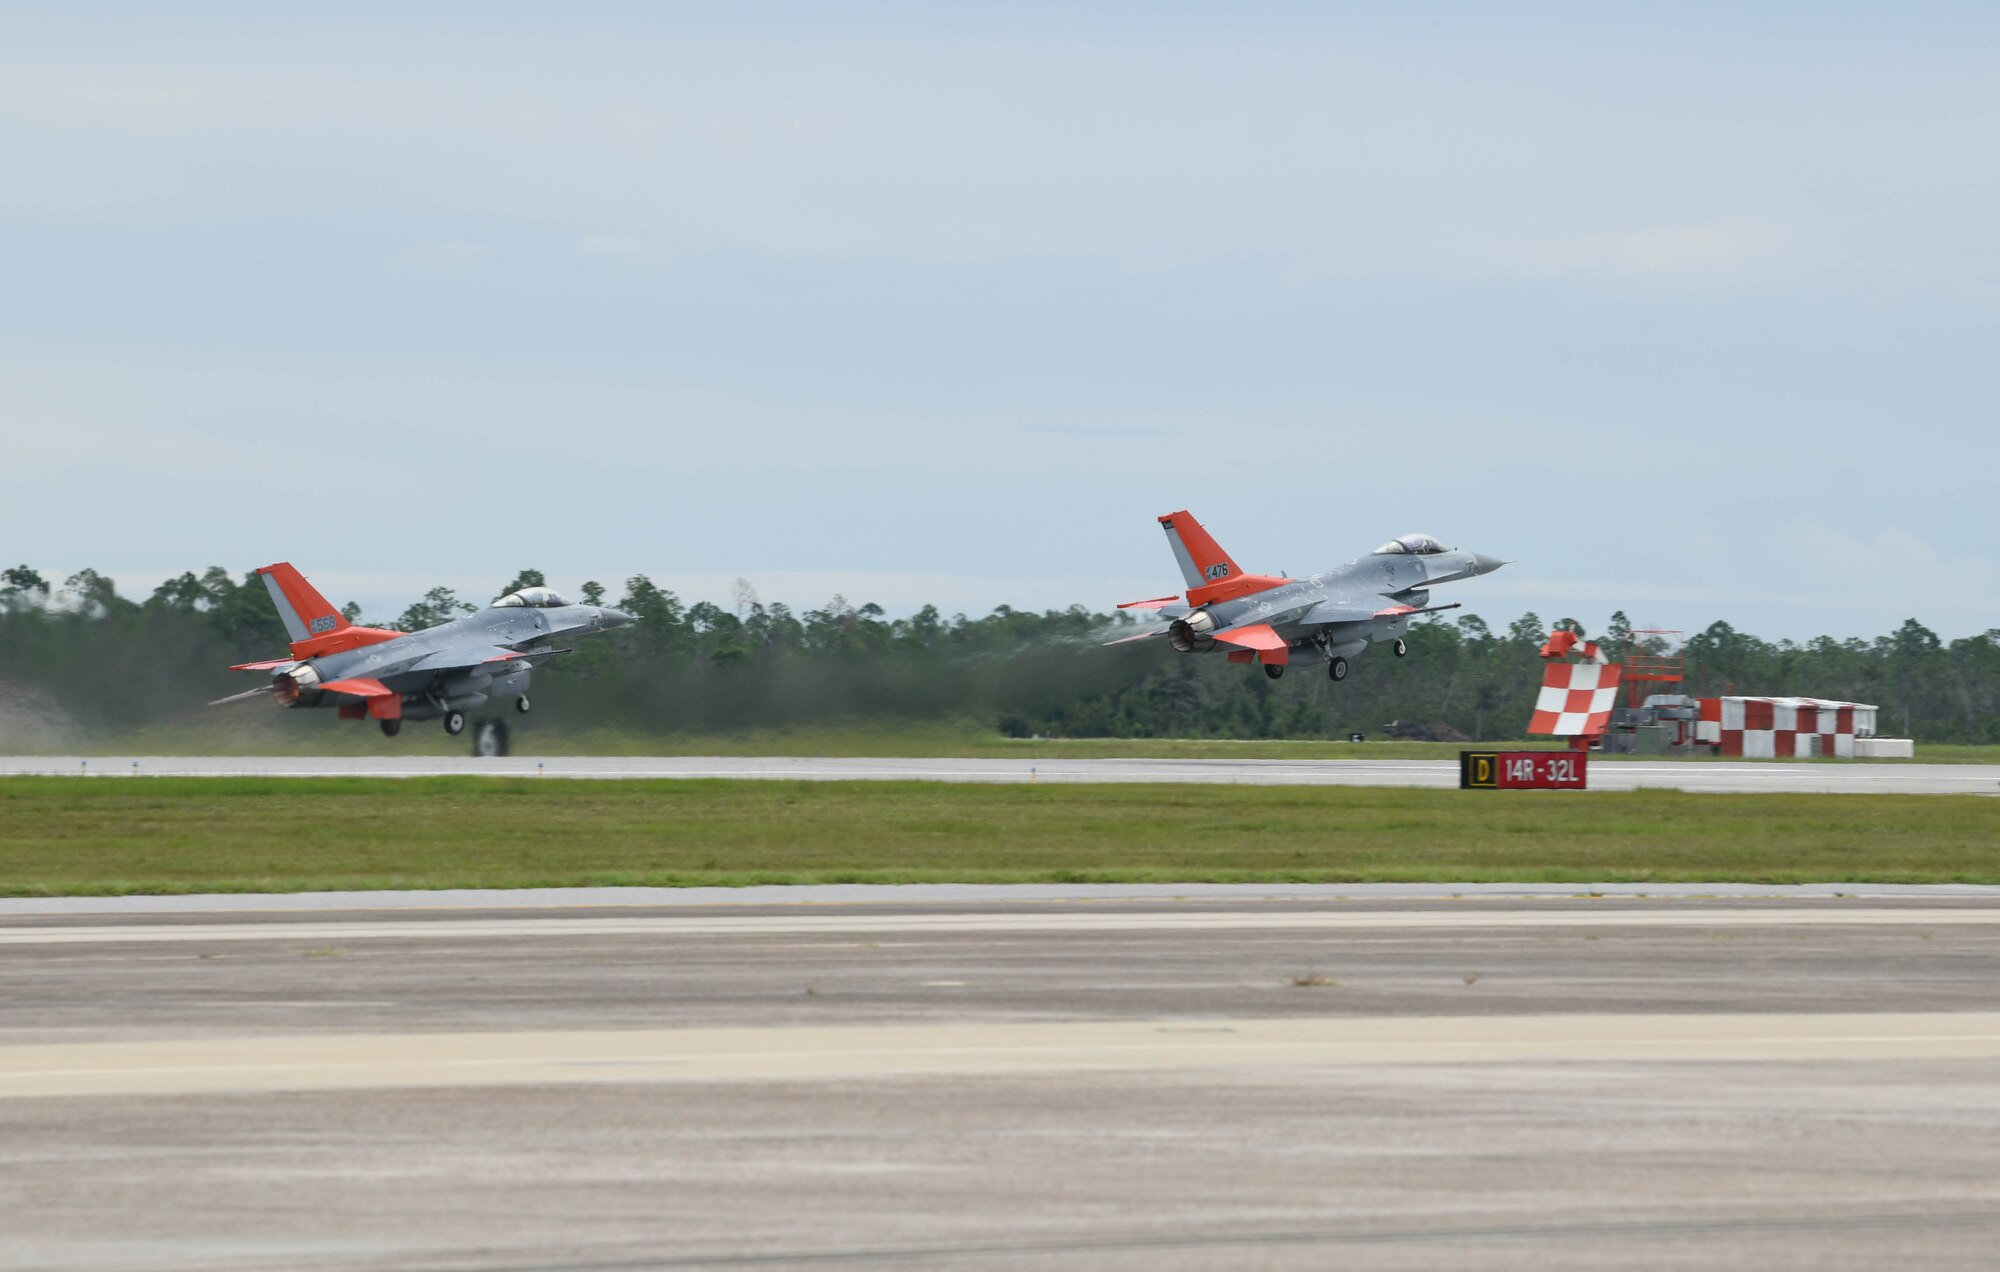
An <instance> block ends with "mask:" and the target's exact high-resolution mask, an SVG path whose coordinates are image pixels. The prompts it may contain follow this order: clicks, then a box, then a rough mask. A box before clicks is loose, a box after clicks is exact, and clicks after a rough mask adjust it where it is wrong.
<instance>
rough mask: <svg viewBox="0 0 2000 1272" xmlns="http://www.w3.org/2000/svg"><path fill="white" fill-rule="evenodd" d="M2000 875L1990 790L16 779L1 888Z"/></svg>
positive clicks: (3, 784)
mask: <svg viewBox="0 0 2000 1272" xmlns="http://www.w3.org/2000/svg"><path fill="white" fill-rule="evenodd" d="M1366 880H1377V881H1443V882H1472V881H1480V880H1485V881H1503V882H1544V883H1547V882H1573V883H1588V882H1599V881H1603V882H1610V881H1630V882H1655V881H1657V882H1662V883H1665V882H1694V881H1710V880H1716V881H1742V882H1767V883H1801V882H1842V881H1845V882H1863V881H1869V882H1911V883H1926V882H1966V883H2000V801H1995V800H1990V799H1985V798H1981V797H1978V796H1899V795H1728V796H1709V795H1689V794H1683V793H1681V792H1677V791H1632V792H1590V793H1585V794H1575V793H1569V794H1561V793H1550V792H1461V791H1427V790H1392V789H1384V788H1349V787H1248V786H1142V785H1091V786H1070V785H1040V786H1032V785H1031V786H1018V785H1017V786H975V785H947V784H941V783H926V782H909V783H900V782H899V783H886V782H762V781H629V782H628V781H574V780H566V779H557V778H545V779H533V778H527V779H495V778H480V777H444V778H417V779H407V780H386V779H372V778H306V779H265V778H143V777H142V778H91V779H78V778H4V779H0V894H5V895H14V896H47V895H116V894H125V893H174V892H210V891H257V892H266V891H269V892H288V891H309V890H311V891H316V890H323V889H380V888H523V887H548V886H577V885H609V884H645V885H664V886H692V885H743V884H756V883H916V882H947V881H949V882H987V883H1029V882H1143V883H1169V882H1195V881H1218V882H1280V881H1286V882H1355V881H1366Z"/></svg>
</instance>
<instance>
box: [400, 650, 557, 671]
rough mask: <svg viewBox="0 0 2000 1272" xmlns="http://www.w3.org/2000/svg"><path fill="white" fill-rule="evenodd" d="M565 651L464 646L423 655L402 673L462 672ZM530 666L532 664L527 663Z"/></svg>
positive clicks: (544, 656)
mask: <svg viewBox="0 0 2000 1272" xmlns="http://www.w3.org/2000/svg"><path fill="white" fill-rule="evenodd" d="M568 652H569V651H568V650H566V649H508V648H507V647H506V646H504V645H466V646H463V647H462V648H459V649H440V650H438V651H437V652H436V653H431V654H425V655H424V656H423V657H422V658H419V659H417V660H416V661H415V662H413V663H411V664H410V665H409V666H407V667H405V668H403V670H404V671H463V670H464V669H465V668H467V667H478V666H481V665H483V664H486V663H505V662H513V661H515V660H517V659H519V660H524V661H525V660H530V659H536V658H546V657H548V656H549V655H551V654H565V653H568ZM529 665H530V666H532V665H533V664H532V662H530V663H529Z"/></svg>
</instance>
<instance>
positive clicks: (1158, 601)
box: [1118, 595, 1181, 609]
mask: <svg viewBox="0 0 2000 1272" xmlns="http://www.w3.org/2000/svg"><path fill="white" fill-rule="evenodd" d="M1179 599H1181V598H1180V597H1179V596H1177V595H1176V596H1156V597H1154V598H1153V599H1152V600H1150V601H1120V602H1119V604H1118V608H1119V609H1159V608H1160V607H1162V606H1165V605H1172V604H1173V603H1174V602H1175V601H1178V600H1179Z"/></svg>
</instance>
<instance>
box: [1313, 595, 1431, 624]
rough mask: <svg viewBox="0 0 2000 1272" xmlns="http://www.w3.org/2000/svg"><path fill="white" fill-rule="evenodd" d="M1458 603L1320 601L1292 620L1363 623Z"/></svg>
mask: <svg viewBox="0 0 2000 1272" xmlns="http://www.w3.org/2000/svg"><path fill="white" fill-rule="evenodd" d="M1457 608H1459V606H1458V605H1456V604H1453V605H1432V606H1429V607H1428V608H1420V607H1418V606H1415V605H1370V604H1356V603H1355V602H1352V601H1321V602H1320V603H1319V604H1317V605H1315V606H1313V607H1312V608H1311V609H1309V610H1307V611H1306V612H1305V613H1303V614H1300V615H1299V616H1298V617H1297V618H1295V619H1293V620H1292V621H1293V622H1295V623H1298V624H1300V625H1302V626H1305V627H1326V626H1330V625H1332V624H1335V623H1365V622H1367V621H1369V620H1370V619H1375V618H1404V617H1407V616H1408V615H1411V614H1435V613H1437V612H1438V611H1439V610H1448V609H1457Z"/></svg>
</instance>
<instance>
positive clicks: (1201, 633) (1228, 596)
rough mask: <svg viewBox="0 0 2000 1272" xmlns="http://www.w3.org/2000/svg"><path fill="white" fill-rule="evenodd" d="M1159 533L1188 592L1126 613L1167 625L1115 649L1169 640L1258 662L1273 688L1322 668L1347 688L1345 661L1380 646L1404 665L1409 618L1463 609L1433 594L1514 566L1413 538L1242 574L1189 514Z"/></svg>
mask: <svg viewBox="0 0 2000 1272" xmlns="http://www.w3.org/2000/svg"><path fill="white" fill-rule="evenodd" d="M1160 525H1161V526H1162V527H1163V528H1164V529H1165V530H1166V532H1167V544H1168V546H1169V547H1171V548H1172V549H1173V550H1174V559H1175V560H1176V561H1178V562H1179V563H1180V567H1181V577H1182V578H1184V579H1185V580H1186V582H1187V589H1188V590H1187V593H1186V594H1185V595H1184V596H1161V597H1155V598H1154V599H1152V600H1150V601H1127V602H1125V603H1124V604H1123V605H1120V606H1119V607H1118V608H1119V609H1149V610H1155V611H1157V612H1158V613H1159V615H1160V617H1162V618H1164V619H1167V620H1169V621H1168V623H1167V625H1166V626H1165V627H1156V628H1152V629H1149V630H1147V631H1144V632H1140V633H1139V634H1138V635H1136V636H1126V637H1123V638H1122V639H1120V640H1116V641H1112V642H1111V643H1112V644H1114V645H1116V644H1123V643H1124V642H1125V641H1130V640H1145V639H1147V638H1149V637H1153V636H1165V637H1166V638H1167V643H1168V644H1170V645H1172V646H1173V647H1174V649H1175V650H1177V651H1178V652H1180V653H1183V654H1205V653H1210V652H1213V651H1214V650H1216V649H1223V650H1225V651H1226V652H1227V655H1228V658H1229V661H1230V662H1237V663H1257V664H1259V665H1261V666H1262V667H1263V668H1264V674H1265V675H1267V676H1269V677H1271V678H1272V679H1273V680H1276V679H1277V678H1278V677H1279V676H1282V675H1284V674H1285V668H1286V667H1288V666H1291V665H1292V664H1294V663H1307V664H1311V663H1321V662H1323V663H1325V664H1326V671H1327V675H1328V676H1329V677H1331V678H1332V679H1334V680H1345V679H1347V660H1348V659H1350V658H1353V657H1354V656H1355V655H1357V654H1359V653H1360V652H1361V651H1362V650H1364V649H1366V648H1368V646H1369V645H1370V644H1374V643H1377V642H1381V641H1393V642H1394V644H1395V650H1396V657H1398V658H1401V657H1403V655H1405V654H1407V653H1409V645H1408V644H1407V643H1405V641H1404V639H1403V638H1404V637H1405V636H1406V635H1407V634H1408V633H1409V630H1410V620H1411V619H1412V618H1414V617H1416V616H1417V615H1419V614H1434V613H1437V612H1438V611H1439V610H1448V609H1457V608H1458V604H1457V603H1453V604H1450V605H1432V604H1431V602H1430V589H1431V588H1432V587H1434V586H1436V585H1438V584H1440V583H1455V582H1457V581H1459V580H1460V579H1469V578H1474V577H1476V576H1478V575H1481V574H1491V573H1492V572H1493V571H1495V570H1497V569H1499V568H1500V567H1501V566H1503V565H1505V564H1507V563H1506V562H1505V561H1501V560H1499V559H1497V558H1494V557H1490V556H1485V555H1483V554H1481V553H1478V552H1460V551H1457V550H1456V549H1452V548H1447V547H1445V546H1444V545H1443V544H1442V543H1439V542H1438V541H1437V540H1436V539H1433V538H1432V537H1431V536H1429V535H1427V534H1406V535H1403V536H1401V537H1400V538H1395V539H1391V540H1389V541H1388V542H1387V543H1385V544H1383V545H1382V546H1381V547H1379V548H1377V549H1375V551H1374V552H1372V553H1370V554H1369V555H1367V556H1365V557H1360V558H1357V559H1356V560H1353V561H1349V562H1347V563H1346V564H1345V565H1337V566H1335V567H1333V568H1332V569H1330V570H1326V571H1324V572H1322V573H1319V574H1314V575H1311V576H1309V577H1307V578H1302V579H1293V578H1285V577H1283V576H1280V575H1275V574H1245V573H1244V572H1243V569H1242V567H1240V566H1238V565H1237V564H1236V562H1235V561H1234V560H1233V559H1231V557H1230V555H1229V554H1228V553H1227V552H1224V551H1223V550H1222V548H1221V545H1219V544H1217V543H1216V541H1215V540H1214V539H1213V538H1211V537H1209V533H1208V531H1206V530H1204V529H1202V527H1201V523H1200V522H1199V521H1196V520H1195V519H1194V517H1193V516H1192V515H1191V514H1189V513H1187V512H1185V511H1183V512H1170V513H1168V514H1167V515H1166V516H1164V517H1161V518H1160Z"/></svg>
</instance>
